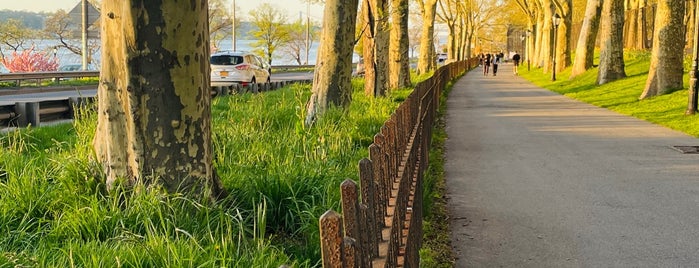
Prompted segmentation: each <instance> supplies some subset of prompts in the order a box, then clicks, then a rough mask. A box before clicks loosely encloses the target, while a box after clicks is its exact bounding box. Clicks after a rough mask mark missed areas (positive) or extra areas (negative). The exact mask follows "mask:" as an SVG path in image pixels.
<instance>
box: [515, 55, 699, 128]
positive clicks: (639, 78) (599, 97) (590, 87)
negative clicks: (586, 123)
mask: <svg viewBox="0 0 699 268" xmlns="http://www.w3.org/2000/svg"><path fill="white" fill-rule="evenodd" d="M624 62H625V64H626V69H625V71H626V75H627V77H626V78H624V79H621V80H617V81H614V82H611V83H607V84H604V85H601V86H597V85H596V84H595V82H596V81H595V80H596V78H597V71H598V69H597V68H592V69H590V70H588V71H587V72H585V73H584V74H583V75H581V76H579V77H576V78H575V79H572V80H571V79H568V77H569V76H570V68H568V69H566V70H564V71H563V72H561V73H557V74H556V77H557V78H558V79H557V81H555V82H552V81H551V74H544V73H542V70H541V69H532V70H531V71H530V72H527V71H520V75H521V76H523V77H524V78H526V79H528V80H530V81H532V82H533V83H534V84H536V85H538V86H541V87H543V88H547V89H549V90H551V91H554V92H558V93H560V94H563V95H566V96H568V97H570V98H573V99H577V100H580V101H583V102H587V103H590V104H593V105H596V106H599V107H603V108H607V109H609V110H612V111H615V112H618V113H620V114H625V115H629V116H634V117H637V118H640V119H643V120H646V121H649V122H652V123H655V124H658V125H662V126H666V127H669V128H672V129H675V130H678V131H681V132H684V133H687V134H689V135H692V136H695V137H699V123H697V120H696V117H694V116H686V115H684V112H685V110H686V109H687V101H688V97H687V88H688V87H689V77H688V75H687V74H685V76H684V89H682V90H678V91H675V92H673V93H671V94H667V95H663V96H657V97H653V98H650V99H646V100H639V99H638V97H639V96H641V93H642V92H643V88H644V87H645V84H646V79H647V78H648V69H649V66H650V53H649V52H625V55H624ZM687 66H688V64H687V63H686V62H685V69H687Z"/></svg>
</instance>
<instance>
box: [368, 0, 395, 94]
mask: <svg viewBox="0 0 699 268" xmlns="http://www.w3.org/2000/svg"><path fill="white" fill-rule="evenodd" d="M372 1H374V2H375V3H376V4H375V8H374V10H375V11H376V12H375V13H374V14H375V15H376V17H375V19H376V20H375V22H376V26H375V29H376V32H375V35H374V45H375V46H376V50H375V52H374V53H375V54H374V55H375V56H376V58H375V61H376V92H377V95H378V96H384V95H386V90H387V89H388V88H389V83H388V68H389V67H388V62H389V57H388V53H389V45H390V42H391V36H390V32H389V30H390V28H389V27H388V18H389V14H388V0H372Z"/></svg>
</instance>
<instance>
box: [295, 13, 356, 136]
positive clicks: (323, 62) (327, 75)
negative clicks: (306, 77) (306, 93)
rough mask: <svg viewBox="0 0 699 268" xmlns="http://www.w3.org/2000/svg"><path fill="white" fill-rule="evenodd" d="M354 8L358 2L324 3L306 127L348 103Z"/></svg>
mask: <svg viewBox="0 0 699 268" xmlns="http://www.w3.org/2000/svg"><path fill="white" fill-rule="evenodd" d="M358 5H359V2H358V0H327V1H325V13H324V14H323V31H322V33H321V38H320V40H321V41H320V48H319V50H318V59H317V60H316V69H315V74H314V77H313V88H312V92H313V94H312V95H311V99H310V100H309V101H308V104H307V109H306V122H305V123H306V125H311V124H312V123H313V122H314V121H315V120H316V118H318V117H319V116H321V115H322V114H324V113H325V112H326V111H327V110H328V109H329V108H330V107H331V106H335V107H342V108H346V107H348V106H349V104H350V102H351V101H352V53H353V48H354V43H355V42H354V37H355V26H356V24H357V8H358Z"/></svg>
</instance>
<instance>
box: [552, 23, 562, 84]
mask: <svg viewBox="0 0 699 268" xmlns="http://www.w3.org/2000/svg"><path fill="white" fill-rule="evenodd" d="M560 23H561V16H558V13H556V14H555V15H553V72H552V75H551V81H556V39H558V24H560Z"/></svg>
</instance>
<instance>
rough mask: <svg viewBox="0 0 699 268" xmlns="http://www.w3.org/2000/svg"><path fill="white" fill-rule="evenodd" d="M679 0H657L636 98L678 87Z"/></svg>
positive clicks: (681, 32) (680, 55)
mask: <svg viewBox="0 0 699 268" xmlns="http://www.w3.org/2000/svg"><path fill="white" fill-rule="evenodd" d="M684 4H685V2H684V1H682V0H660V1H658V10H657V11H656V12H657V13H656V16H655V27H654V28H655V31H654V33H653V51H652V53H651V54H652V56H651V60H650V70H649V71H648V79H647V80H646V86H645V88H644V90H643V93H642V94H641V96H640V97H639V99H646V98H649V97H653V96H659V95H664V94H668V93H671V92H674V91H677V90H680V89H682V82H683V81H682V76H683V75H684V71H683V70H682V68H683V65H682V61H683V57H684V54H683V53H682V51H683V50H684V45H685V44H684V43H685V40H684V38H685V35H684V23H683V21H682V19H683V16H684V10H685V8H684Z"/></svg>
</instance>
